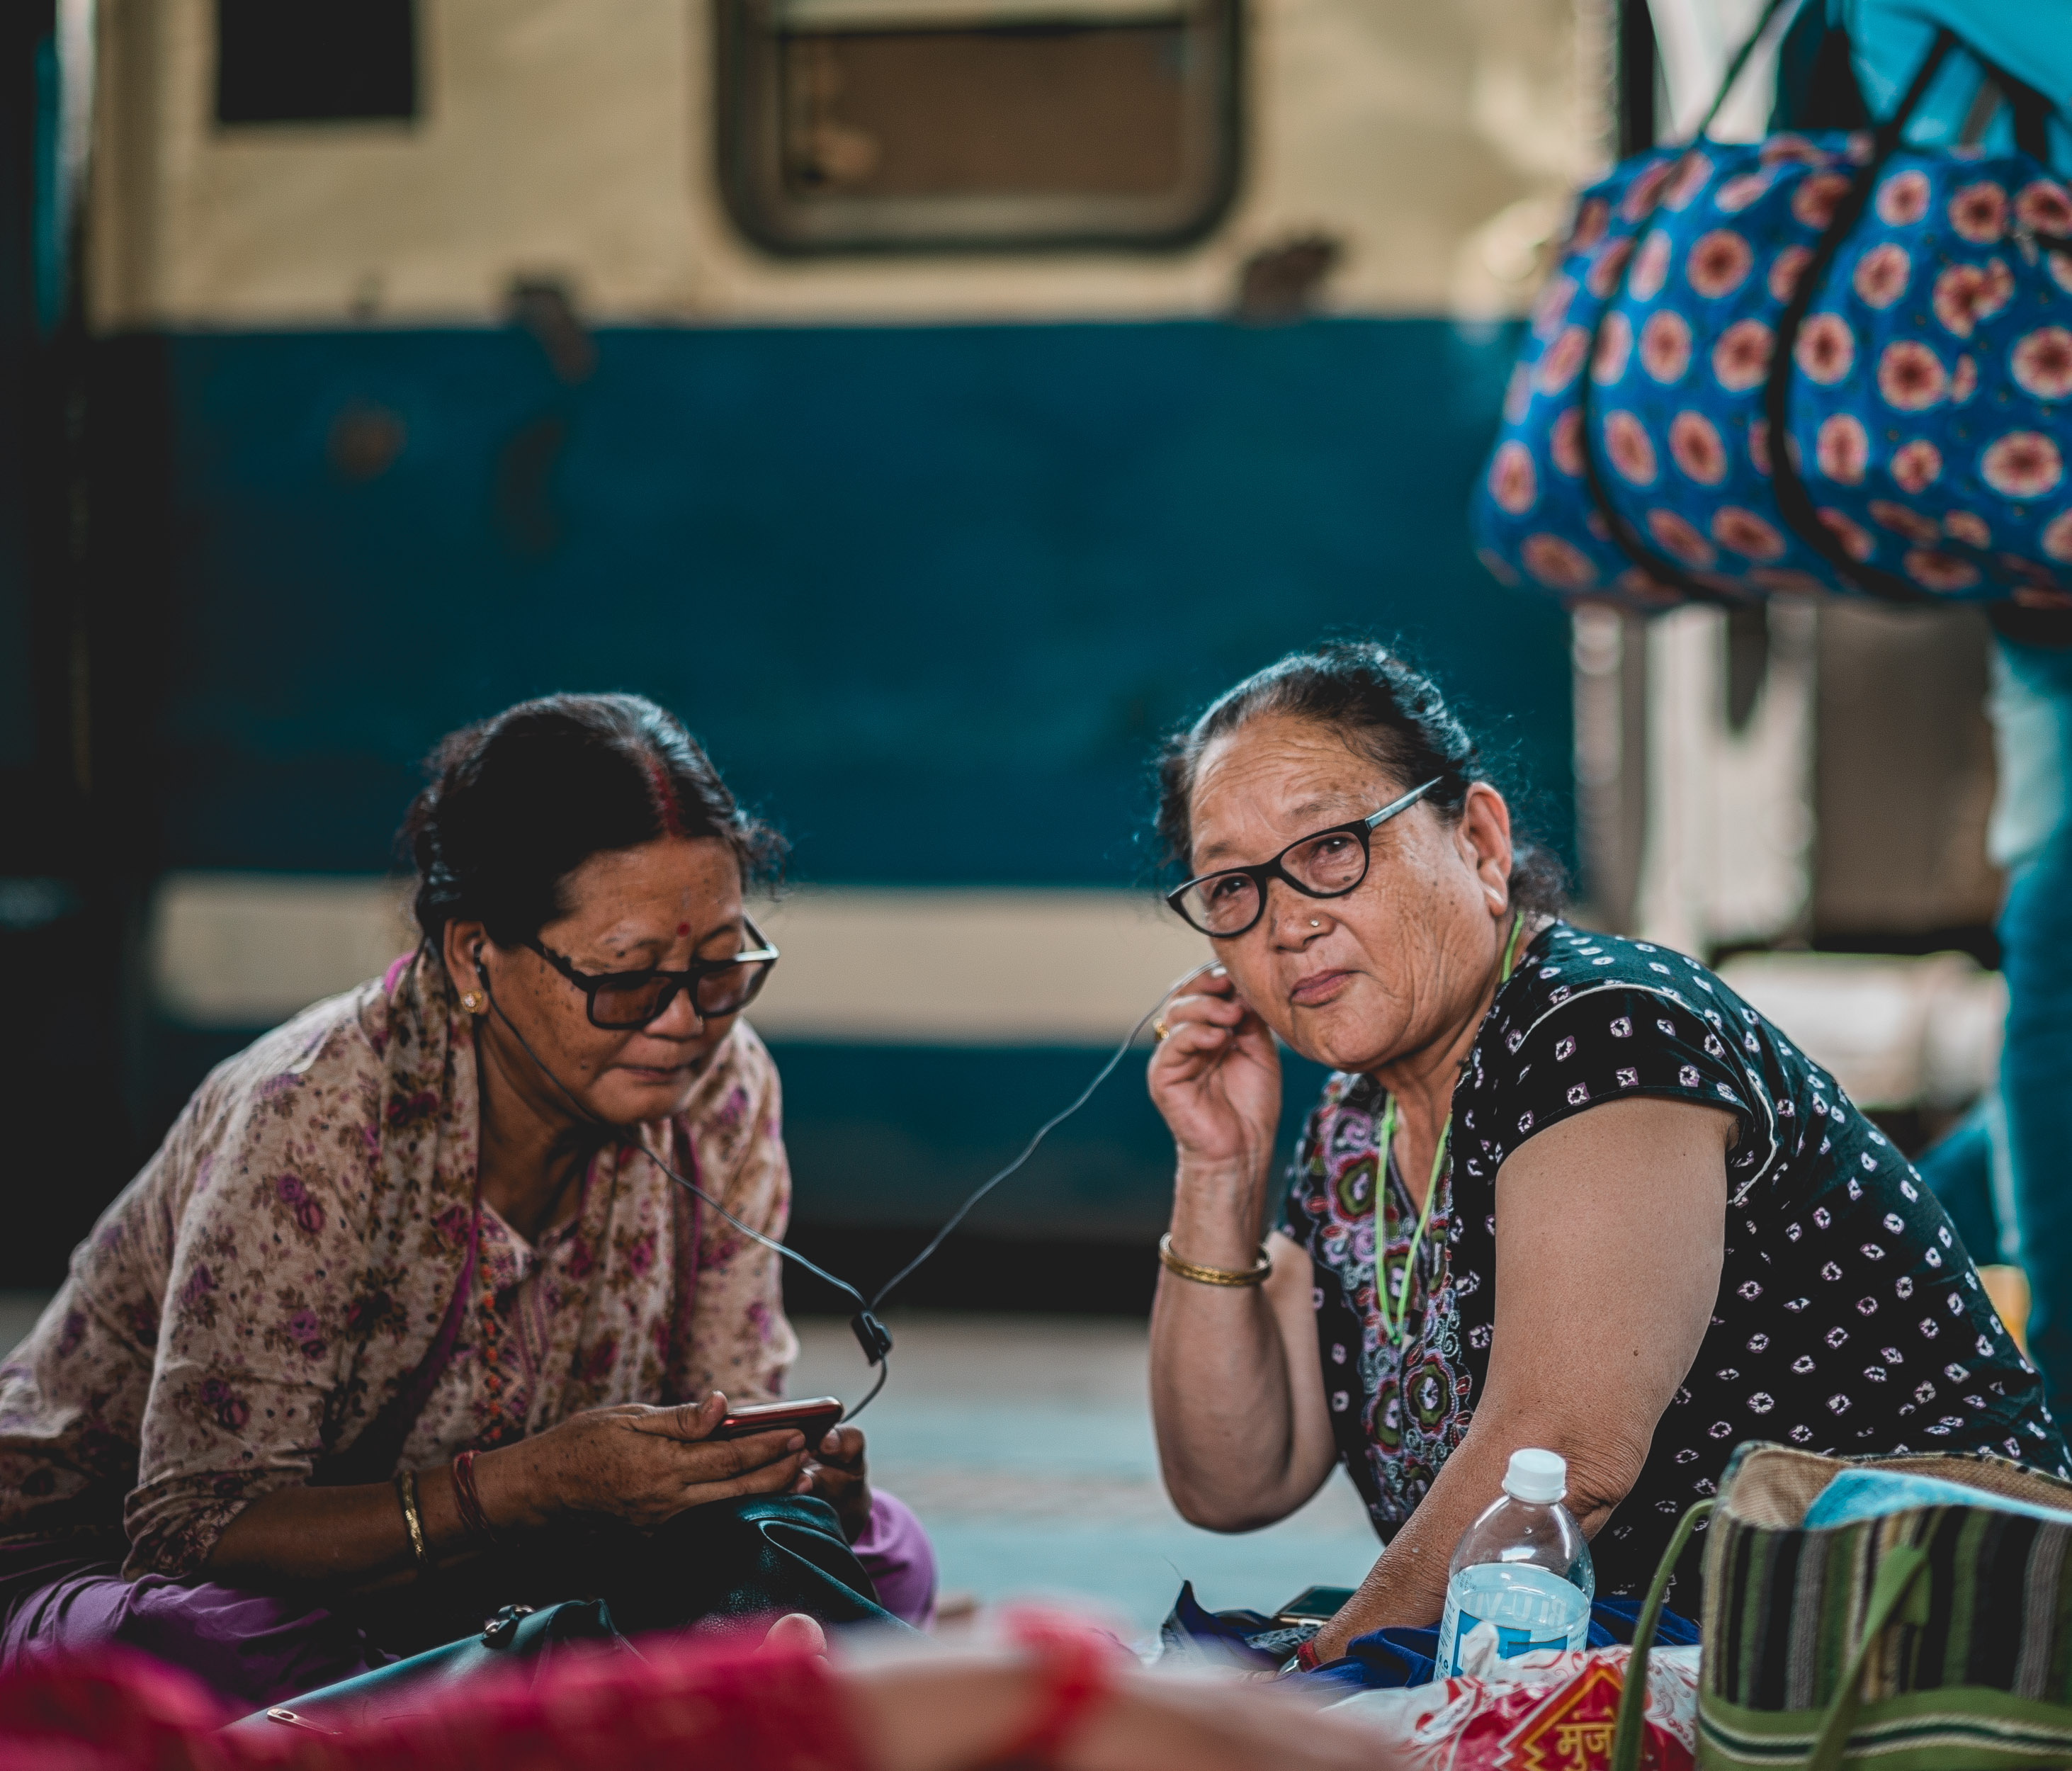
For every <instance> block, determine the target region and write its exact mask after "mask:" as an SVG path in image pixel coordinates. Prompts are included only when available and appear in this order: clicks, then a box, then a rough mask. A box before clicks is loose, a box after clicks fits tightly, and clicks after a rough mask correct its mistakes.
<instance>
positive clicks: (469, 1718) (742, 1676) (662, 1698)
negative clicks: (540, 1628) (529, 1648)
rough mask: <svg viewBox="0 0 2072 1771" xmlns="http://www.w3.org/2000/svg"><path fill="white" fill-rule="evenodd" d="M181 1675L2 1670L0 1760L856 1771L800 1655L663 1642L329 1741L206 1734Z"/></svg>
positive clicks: (123, 1664) (844, 1724)
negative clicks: (671, 1766) (691, 1767)
mask: <svg viewBox="0 0 2072 1771" xmlns="http://www.w3.org/2000/svg"><path fill="white" fill-rule="evenodd" d="M228 1719H229V1718H228V1716H226V1715H224V1713H223V1712H222V1711H220V1708H219V1707H218V1706H217V1705H216V1703H215V1702H214V1701H213V1700H212V1699H211V1698H210V1697H209V1696H208V1694H207V1693H206V1692H205V1691H202V1690H201V1689H200V1688H199V1687H197V1686H196V1685H195V1684H194V1683H192V1682H191V1681H190V1680H188V1679H186V1678H184V1677H183V1675H181V1674H178V1673H175V1672H174V1671H173V1670H171V1669H170V1668H167V1667H163V1666H154V1665H153V1664H152V1663H151V1662H150V1661H148V1660H146V1659H144V1658H142V1657H141V1656H139V1655H134V1654H124V1653H122V1652H121V1651H120V1650H111V1651H105V1652H103V1653H101V1654H95V1655H93V1656H89V1657H87V1658H82V1659H79V1660H75V1661H72V1662H57V1663H52V1662H44V1663H41V1664H39V1665H36V1666H27V1667H23V1668H20V1669H18V1670H15V1671H14V1672H11V1673H8V1674H4V1675H0V1764H4V1765H9V1766H17V1765H19V1766H23V1767H41V1766H49V1767H53V1768H56V1767H63V1768H64V1771H187V1768H193V1771H201V1768H203V1767H208V1768H214V1771H241V1768H244V1767H247V1766H249V1767H253V1768H255V1771H256V1768H257V1767H261V1766H269V1767H277V1768H279V1771H294V1768H302V1767H306V1768H308V1771H337V1768H338V1767H340V1766H344V1765H351V1766H352V1767H354V1768H355V1771H549V1768H551V1771H627V1767H628V1766H642V1765H709V1766H715V1767H717V1766H737V1765H738V1766H753V1767H754V1771H866V1766H867V1761H866V1760H865V1757H864V1754H863V1752H862V1750H861V1747H860V1745H859V1744H858V1743H857V1739H856V1735H855V1732H854V1729H853V1726H852V1724H851V1722H850V1718H849V1706H848V1704H847V1703H845V1701H844V1700H843V1694H842V1691H841V1680H840V1678H839V1676H838V1675H837V1674H835V1673H834V1672H833V1671H832V1670H830V1669H829V1668H828V1664H827V1662H825V1661H824V1660H820V1659H818V1658H815V1657H814V1656H812V1655H811V1654H802V1653H797V1652H791V1653H786V1652H782V1651H775V1652H772V1651H759V1650H748V1649H746V1647H744V1646H741V1645H739V1644H735V1645H733V1646H725V1647H717V1648H716V1647H714V1646H712V1645H711V1644H709V1643H696V1642H655V1643H652V1644H648V1645H647V1646H643V1650H642V1651H641V1654H640V1655H639V1656H638V1657H635V1656H634V1655H631V1654H613V1655H599V1656H595V1657H582V1658H569V1659H565V1660H563V1661H561V1662H557V1663H555V1664H554V1665H553V1666H550V1667H549V1668H548V1669H547V1670H546V1671H545V1674H544V1675H543V1676H541V1677H539V1678H537V1679H532V1678H530V1677H528V1676H527V1675H526V1674H524V1672H523V1670H519V1671H516V1672H514V1673H513V1674H510V1675H508V1676H504V1675H492V1676H490V1677H487V1678H485V1679H481V1680H479V1681H477V1682H475V1683H470V1684H467V1685H465V1686H456V1687H450V1688H449V1689H447V1690H445V1691H438V1692H435V1693H431V1694H428V1695H427V1696H426V1699H425V1701H424V1702H423V1703H422V1704H421V1707H417V1708H416V1709H415V1710H413V1713H412V1714H410V1715H409V1716H399V1717H397V1718H395V1719H393V1720H389V1721H387V1722H381V1723H374V1724H368V1725H367V1726H364V1727H361V1728H355V1729H353V1730H352V1732H350V1733H349V1734H347V1735H345V1736H334V1735H327V1734H319V1733H315V1732H310V1731H307V1730H304V1729H300V1728H291V1727H285V1726H283V1727H279V1728H272V1729H262V1730H257V1731H254V1730H252V1729H247V1728H238V1729H232V1730H231V1731H229V1732H222V1733H219V1732H216V1730H217V1729H218V1728H219V1727H220V1724H222V1723H223V1722H224V1721H226V1720H228Z"/></svg>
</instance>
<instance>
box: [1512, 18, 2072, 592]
mask: <svg viewBox="0 0 2072 1771" xmlns="http://www.w3.org/2000/svg"><path fill="white" fill-rule="evenodd" d="M1955 47H1957V43H1956V39H1955V37H1954V36H1953V35H1952V34H1951V33H1950V32H1949V31H1942V32H1939V33H1938V35H1937V37H1936V39H1935V43H1934V47H1933V49H1932V50H1931V51H1930V53H1929V55H1928V56H1927V57H1926V60H1924V62H1923V63H1922V66H1921V67H1920V68H1919V69H1918V71H1917V72H1916V73H1915V75H1914V80H1913V82H1912V84H1911V85H1910V87H1909V88H1908V91H1907V92H1906V95H1905V97H1904V98H1903V99H1902V100H1901V103H1900V105H1899V106H1898V108H1897V109H1896V110H1895V111H1894V113H1893V115H1892V116H1891V117H1889V118H1888V119H1887V120H1886V121H1885V122H1884V123H1882V124H1881V125H1879V126H1878V127H1877V129H1875V130H1874V131H1872V132H1869V133H1861V132H1859V133H1856V134H1777V135H1772V136H1771V137H1770V138H1769V139H1767V140H1766V141H1764V142H1760V143H1754V142H1751V143H1749V144H1746V145H1729V144H1724V143H1719V142H1710V141H1708V140H1706V139H1705V138H1704V133H1703V130H1702V129H1701V130H1700V135H1699V138H1698V139H1697V140H1696V142H1693V143H1692V145H1691V146H1689V147H1688V148H1683V149H1676V148H1665V149H1662V150H1656V151H1655V152H1652V153H1649V154H1640V155H1638V156H1636V157H1634V158H1632V159H1630V160H1627V161H1626V162H1623V163H1622V165H1620V166H1619V167H1618V169H1617V170H1616V171H1614V173H1613V174H1612V175H1611V176H1610V177H1609V178H1608V179H1605V181H1604V182H1603V183H1601V184H1598V185H1596V186H1593V187H1591V188H1590V189H1589V190H1588V191H1585V193H1584V194H1583V196H1582V198H1581V201H1580V202H1579V203H1578V205H1577V216H1576V220H1575V224H1574V227H1573V229H1572V232H1571V234H1570V236H1569V238H1568V240H1567V242H1566V244H1565V245H1564V248H1563V249H1562V253H1561V257H1560V265H1559V266H1558V268H1557V269H1556V271H1555V273H1554V274H1553V275H1552V277H1551V278H1550V279H1549V281H1548V284H1547V286H1546V287H1545V289H1544V290H1543V291H1542V293H1541V294H1540V298H1539V300H1538V302H1537V303H1536V304H1535V309H1534V311H1533V315H1532V320H1531V329H1530V334H1529V336H1528V338H1527V342H1526V345H1525V348H1524V350H1523V353H1522V355H1521V357H1520V360H1519V364H1518V367H1517V368H1516V370H1515V372H1514V373H1513V376H1512V380H1511V386H1510V389H1509V391H1508V393H1507V397H1506V400H1505V403H1504V425H1503V431H1502V433H1501V434H1500V436H1499V438H1498V442H1497V446H1496V449H1495V451H1494V454H1493V455H1492V457H1491V458H1490V463H1489V466H1488V469H1487V470H1486V473H1485V474H1484V475H1483V478H1482V484H1481V486H1480V487H1479V488H1478V491H1477V494H1476V498H1475V510H1474V526H1475V531H1476V540H1477V544H1478V550H1479V552H1480V553H1481V557H1482V560H1483V562H1484V563H1485V564H1486V565H1487V566H1488V567H1489V569H1490V571H1491V572H1492V573H1495V574H1496V576H1497V577H1499V578H1501V579H1503V581H1506V582H1507V583H1519V582H1524V583H1527V584H1530V585H1533V586H1537V587H1539V588H1540V589H1542V590H1547V591H1549V592H1552V593H1553V594H1556V595H1557V596H1560V597H1562V598H1578V597H1589V598H1605V599H1609V600H1614V601H1619V602H1626V603H1627V604H1629V605H1630V606H1635V607H1640V608H1657V607H1661V606H1665V605H1667V604H1671V603H1675V602H1686V601H1692V600H1697V601H1705V602H1739V601H1742V600H1745V599H1747V598H1759V597H1762V596H1766V595H1769V594H1811V593H1815V592H1819V591H1836V592H1840V593H1844V594H1855V595H1868V596H1875V597H1881V598H1887V599H1889V600H1893V601H1897V602H1928V601H1934V600H1942V599H1949V598H1963V599H1972V600H1980V601H1984V600H1993V599H2000V598H2015V599H2016V600H2018V601H2020V602H2025V603H2030V604H2035V605H2041V606H2072V594H2068V593H2072V424H2068V418H2067V413H2068V402H2072V196H2068V195H2067V194H2066V189H2065V187H2064V186H2063V185H2062V184H2060V183H2058V181H2057V179H2054V178H2053V177H2052V176H2051V175H2050V173H2049V170H2048V169H2047V167H2046V166H2045V165H2044V164H2043V163H2042V162H2041V160H2040V159H2038V158H2037V157H2036V156H2035V154H2033V153H2028V152H2017V153H2014V154H2003V155H1998V156H1994V157H1990V158H1989V157H1987V156H1985V155H1984V154H1979V153H1977V152H1975V151H1973V150H1966V149H1963V148H1958V149H1955V150H1950V151H1947V152H1930V151H1923V150H1917V149H1914V148H1910V147H1908V146H1905V145H1903V144H1902V142H1901V131H1902V130H1903V129H1904V128H1905V125H1906V122H1907V121H1908V119H1909V117H1910V116H1911V115H1912V114H1913V113H1914V109H1915V108H1916V107H1917V106H1918V105H1919V103H1920V101H1921V100H1922V96H1923V94H1924V93H1925V92H1926V91H1927V89H1928V87H1929V85H1930V82H1931V81H1932V80H1934V76H1935V74H1936V72H1937V70H1938V68H1939V67H1940V66H1941V65H1942V63H1943V61H1944V60H1945V59H1946V58H1947V56H1948V55H1949V54H1950V53H1951V51H1952V50H1953V49H1954V48H1955ZM1745 55H1746V51H1744V52H1743V56H1742V57H1741V58H1737V63H1736V68H1735V70H1734V72H1738V70H1739V67H1740V65H1741V61H1742V60H1745ZM1991 71H1992V72H1993V74H1994V76H1995V77H1996V80H1997V81H1998V82H1999V83H2000V84H2002V86H2003V88H2004V89H2007V88H2021V83H2020V82H2018V81H2015V80H2012V77H2011V76H2007V75H2005V74H2004V73H2001V72H1999V71H1998V70H1991ZM1731 80H1733V72H1730V73H1729V82H1730V83H1731ZM2022 89H2023V90H2025V88H2022ZM1722 96H1724V94H1723V95H1722ZM1716 108H1717V107H1716V106H1715V109H1716ZM2030 109H2032V111H2033V107H2031V108H2030ZM1708 121H1709V120H1708ZM2029 146H2035V144H2034V143H2033V142H2031V143H2030V144H2029ZM1779 439H1782V447H1779V446H1778V442H1779Z"/></svg>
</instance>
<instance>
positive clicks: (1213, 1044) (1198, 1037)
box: [1147, 967, 1281, 1181]
mask: <svg viewBox="0 0 2072 1771" xmlns="http://www.w3.org/2000/svg"><path fill="white" fill-rule="evenodd" d="M1162 1018H1163V1020H1164V1022H1165V1029H1166V1036H1165V1038H1164V1039H1163V1040H1161V1042H1159V1045H1158V1048H1157V1050H1155V1051H1154V1052H1153V1053H1152V1054H1151V1066H1150V1069H1149V1072H1148V1075H1147V1081H1148V1083H1149V1087H1150V1090H1151V1099H1152V1100H1153V1103H1155V1104H1156V1105H1157V1108H1158V1111H1160V1112H1161V1113H1162V1114H1163V1115H1164V1116H1165V1124H1166V1126H1167V1127H1168V1128H1169V1129H1170V1131H1171V1132H1172V1133H1173V1143H1174V1148H1176V1150H1177V1151H1178V1156H1179V1162H1180V1168H1181V1170H1182V1173H1183V1174H1185V1173H1187V1172H1188V1171H1190V1170H1202V1171H1216V1170H1230V1169H1238V1170H1240V1171H1242V1173H1243V1176H1244V1179H1246V1180H1248V1181H1252V1180H1256V1178H1257V1177H1260V1176H1263V1175H1264V1173H1265V1169H1266V1165H1267V1162H1268V1158H1269V1157H1271V1155H1272V1149H1273V1134H1274V1132H1275V1129H1276V1127H1277V1126H1278V1125H1279V1124H1280V1121H1281V1054H1280V1053H1279V1052H1278V1051H1277V1050H1275V1048H1274V1043H1273V1035H1272V1033H1271V1032H1270V1031H1268V1028H1267V1025H1266V1023H1265V1022H1264V1021H1261V1020H1260V1018H1259V1017H1258V1016H1257V1015H1256V1014H1254V1013H1252V1011H1251V1010H1250V1009H1248V1008H1247V1007H1246V1006H1245V1005H1244V1003H1243V1002H1241V1001H1239V1000H1238V995H1237V988H1236V986H1235V984H1232V983H1231V980H1230V976H1229V974H1228V973H1227V972H1224V971H1223V968H1221V967H1218V968H1216V969H1215V971H1213V972H1204V973H1203V974H1202V976H1200V977H1199V978H1198V979H1196V980H1194V983H1193V984H1190V986H1189V987H1188V993H1187V994H1186V996H1176V997H1174V999H1173V1001H1171V1002H1170V1003H1168V1004H1167V1005H1166V1006H1165V1014H1164V1016H1163V1017H1162Z"/></svg>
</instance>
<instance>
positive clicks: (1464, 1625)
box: [1450, 1611, 1568, 1673]
mask: <svg viewBox="0 0 2072 1771" xmlns="http://www.w3.org/2000/svg"><path fill="white" fill-rule="evenodd" d="M1486 1621H1488V1620H1486V1619H1484V1618H1482V1617H1477V1616H1475V1614H1474V1613H1473V1612H1471V1611H1464V1612H1462V1613H1461V1622H1460V1633H1458V1634H1457V1636H1456V1637H1454V1638H1453V1640H1454V1642H1455V1644H1456V1646H1455V1648H1454V1652H1453V1666H1452V1667H1451V1669H1450V1670H1452V1671H1453V1672H1456V1673H1457V1672H1458V1671H1459V1670H1461V1667H1460V1650H1459V1647H1458V1644H1460V1643H1461V1642H1466V1640H1467V1639H1468V1637H1469V1636H1470V1634H1471V1633H1473V1632H1474V1628H1475V1626H1476V1625H1478V1624H1480V1623H1483V1622H1486ZM1494 1627H1495V1629H1496V1658H1498V1660H1515V1659H1516V1658H1518V1656H1519V1655H1520V1654H1531V1653H1532V1652H1533V1650H1535V1649H1540V1648H1566V1647H1567V1646H1568V1631H1567V1630H1565V1629H1563V1630H1560V1631H1557V1632H1556V1633H1555V1634H1553V1635H1552V1636H1536V1635H1535V1634H1534V1633H1532V1632H1531V1630H1530V1629H1513V1628H1512V1627H1511V1625H1509V1624H1497V1625H1495V1626H1494Z"/></svg>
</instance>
